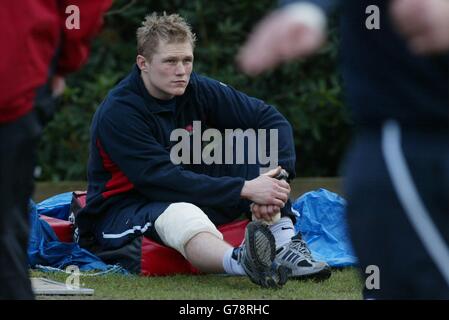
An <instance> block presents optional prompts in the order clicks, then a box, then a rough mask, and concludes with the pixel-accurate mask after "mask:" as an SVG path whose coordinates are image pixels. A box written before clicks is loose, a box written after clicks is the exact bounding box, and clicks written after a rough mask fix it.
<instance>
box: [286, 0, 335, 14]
mask: <svg viewBox="0 0 449 320" xmlns="http://www.w3.org/2000/svg"><path fill="white" fill-rule="evenodd" d="M301 2H309V3H312V4H315V5H317V6H318V7H320V8H321V9H323V10H324V12H326V14H329V13H331V12H332V10H333V9H335V8H336V6H337V5H338V4H339V2H340V1H339V0H280V1H279V5H280V6H281V7H284V6H286V5H289V4H293V3H301Z"/></svg>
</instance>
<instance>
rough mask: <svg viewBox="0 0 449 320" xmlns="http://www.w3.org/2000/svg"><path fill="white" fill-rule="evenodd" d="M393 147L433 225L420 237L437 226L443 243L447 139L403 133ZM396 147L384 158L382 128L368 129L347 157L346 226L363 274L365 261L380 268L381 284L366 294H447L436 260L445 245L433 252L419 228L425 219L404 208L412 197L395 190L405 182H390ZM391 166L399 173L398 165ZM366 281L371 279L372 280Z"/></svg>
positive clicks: (388, 296) (384, 296)
mask: <svg viewBox="0 0 449 320" xmlns="http://www.w3.org/2000/svg"><path fill="white" fill-rule="evenodd" d="M420 136H421V135H420ZM409 138H410V136H409ZM437 140H439V142H437ZM389 143H391V141H390V142H389ZM393 145H394V144H393ZM390 146H391V145H390ZM397 146H400V149H398V150H396V151H400V154H402V155H403V156H404V158H403V159H405V161H406V165H407V167H408V169H407V170H408V172H409V173H410V176H411V178H412V182H413V184H414V186H415V187H416V190H417V194H418V197H419V198H420V201H421V202H422V203H423V204H424V206H425V208H426V211H427V212H428V218H430V219H429V221H431V223H432V224H433V225H434V227H435V229H434V230H433V231H431V232H425V234H424V236H425V237H427V236H431V237H433V236H435V232H434V231H437V232H436V233H438V234H439V235H440V236H441V237H442V239H443V242H445V243H446V244H445V245H446V248H447V243H448V238H449V236H448V234H449V229H448V228H449V215H448V212H449V208H448V206H449V201H448V194H447V187H448V181H449V171H448V170H449V168H448V163H447V159H448V150H447V140H445V138H443V137H441V138H439V139H438V138H437V136H434V137H430V138H429V139H428V138H424V139H416V137H413V138H412V139H407V135H405V134H404V139H403V140H402V142H400V143H399V144H398V145H397ZM389 150H390V149H389ZM396 151H389V152H388V154H387V156H386V157H385V152H383V151H382V137H381V133H380V131H379V132H376V133H373V132H371V133H369V134H367V133H365V134H363V135H359V139H358V140H357V142H356V143H355V145H354V147H353V148H352V151H351V153H350V155H349V157H348V159H347V164H346V166H347V174H346V186H345V189H346V196H347V199H348V208H347V212H348V225H349V230H350V233H351V238H352V242H353V245H354V249H355V252H356V255H357V257H358V258H359V264H360V271H361V273H362V277H363V279H366V277H368V276H369V275H371V274H372V273H368V274H367V273H365V272H366V270H367V267H368V266H370V265H372V266H376V267H378V268H379V269H378V270H379V274H378V275H379V288H375V287H370V288H365V289H364V294H365V297H366V298H374V299H447V298H449V286H448V284H447V282H446V281H445V280H444V277H443V276H442V273H441V272H440V270H438V267H437V262H436V260H435V259H434V257H436V259H440V258H442V257H443V256H444V255H445V254H444V250H440V251H439V253H438V254H437V255H435V256H434V257H432V256H431V254H430V251H429V250H428V248H426V246H425V245H424V242H423V238H421V236H420V235H419V231H418V230H419V228H420V227H422V226H423V225H424V224H425V223H424V222H420V223H418V224H416V223H414V222H413V221H412V220H411V219H410V216H409V212H407V210H409V209H407V208H406V206H407V204H412V203H413V201H414V200H413V197H409V196H407V197H406V199H405V202H404V201H403V200H404V198H402V199H401V197H402V196H400V195H399V193H401V192H403V191H404V190H405V189H406V188H407V187H408V186H407V184H408V183H406V182H401V183H397V181H396V182H393V180H394V179H396V177H393V176H392V175H391V172H392V171H390V170H389V169H388V168H387V166H390V165H391V163H389V164H388V165H387V161H388V162H391V161H392V160H391V156H394V157H395V155H397V154H396ZM393 153H394V154H393ZM386 158H388V159H386ZM397 160H398V159H396V160H393V162H397ZM393 171H394V172H395V173H394V174H396V173H397V170H396V169H394V170H393ZM395 184H396V185H395ZM404 204H406V205H405V206H404ZM415 209H416V208H415ZM412 210H414V209H412ZM436 245H437V244H436V242H435V241H432V245H431V247H433V248H436ZM443 246H444V243H443ZM364 284H365V283H364ZM370 284H371V285H373V284H375V281H374V282H370Z"/></svg>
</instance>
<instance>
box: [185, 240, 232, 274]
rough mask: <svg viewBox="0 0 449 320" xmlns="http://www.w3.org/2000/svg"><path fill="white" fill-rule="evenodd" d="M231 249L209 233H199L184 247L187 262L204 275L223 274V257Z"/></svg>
mask: <svg viewBox="0 0 449 320" xmlns="http://www.w3.org/2000/svg"><path fill="white" fill-rule="evenodd" d="M232 248H233V247H232V246H231V245H230V244H229V243H227V242H225V241H223V240H221V239H219V238H217V237H216V236H215V235H213V234H212V233H209V232H200V233H198V234H197V235H195V236H194V237H193V238H192V239H190V240H189V242H187V244H186V245H185V253H186V258H187V260H188V261H189V262H190V263H191V264H192V265H193V266H194V267H195V268H197V269H198V270H200V271H202V272H204V273H223V272H224V268H223V257H224V255H225V253H226V252H227V251H228V250H230V249H232Z"/></svg>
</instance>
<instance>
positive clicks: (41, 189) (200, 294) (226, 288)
mask: <svg viewBox="0 0 449 320" xmlns="http://www.w3.org/2000/svg"><path fill="white" fill-rule="evenodd" d="M340 185H341V181H340V179H338V178H302V179H295V181H293V183H292V194H291V196H292V198H294V199H296V198H297V197H298V196H300V195H302V194H303V193H304V192H307V191H311V190H315V189H317V188H326V189H328V190H330V191H334V192H337V193H340V194H341V192H340V190H341V186H340ZM84 189H85V182H62V183H57V184H55V183H38V184H37V187H36V193H35V196H34V199H35V200H36V201H42V200H44V199H46V198H48V197H50V196H53V195H56V194H58V193H62V192H67V191H73V190H84ZM31 276H32V277H43V278H49V279H52V280H56V281H60V282H65V279H66V278H67V275H66V274H62V273H48V272H37V271H32V273H31ZM80 284H81V286H82V287H86V288H91V289H95V294H94V295H93V296H39V297H38V299H124V300H127V299H156V300H170V299H177V300H203V299H206V300H226V299H242V300H252V299H266V300H297V299H314V300H328V299H330V300H353V299H361V298H362V295H361V288H362V282H361V280H360V278H359V276H358V274H357V272H356V270H355V269H353V268H344V269H334V270H333V273H332V276H331V277H330V279H328V280H326V281H324V282H320V283H316V282H313V281H311V280H308V281H294V280H291V281H289V282H288V283H287V284H286V285H285V286H284V287H283V288H281V289H278V290H272V289H262V288H259V287H258V286H256V285H254V284H253V283H251V281H250V280H249V279H247V278H246V277H231V276H222V275H201V276H186V275H176V276H171V277H139V276H124V275H118V274H108V275H102V276H81V279H80Z"/></svg>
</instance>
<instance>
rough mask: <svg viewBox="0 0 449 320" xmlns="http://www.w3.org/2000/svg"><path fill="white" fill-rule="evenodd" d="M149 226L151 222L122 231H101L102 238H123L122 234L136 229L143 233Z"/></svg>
mask: <svg viewBox="0 0 449 320" xmlns="http://www.w3.org/2000/svg"><path fill="white" fill-rule="evenodd" d="M149 227H151V222H147V223H146V224H145V225H144V226H143V227H141V226H134V227H132V228H131V229H128V230H126V231H124V232H122V233H117V234H114V233H104V232H103V239H118V238H123V237H124V236H126V235H128V234H131V233H134V232H136V231H140V233H142V234H143V233H144V232H145V231H147V230H148V228H149Z"/></svg>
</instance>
